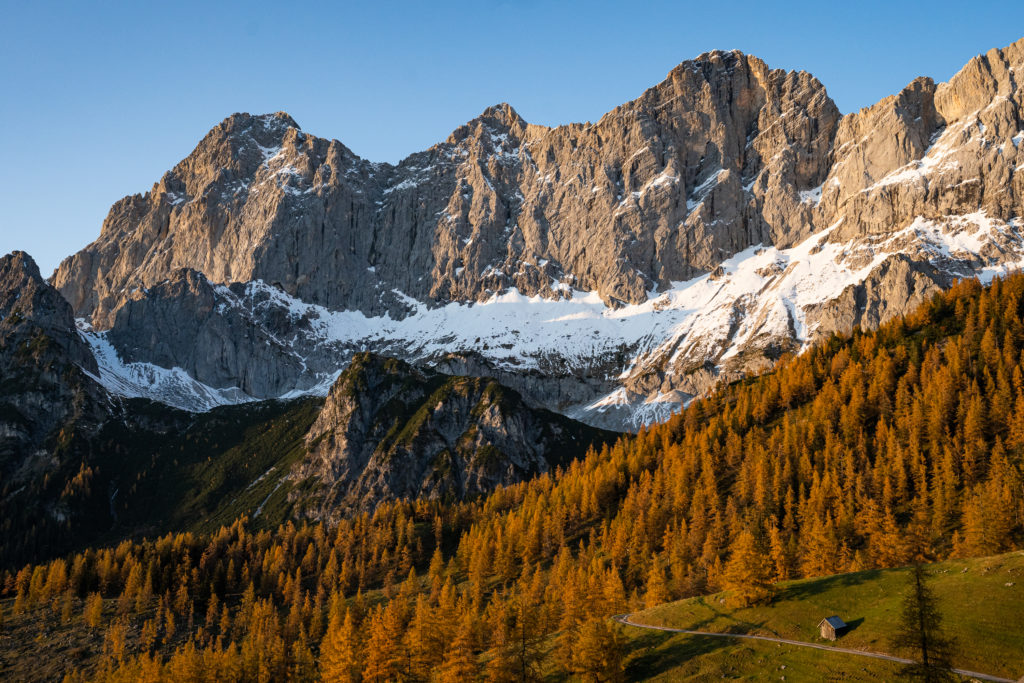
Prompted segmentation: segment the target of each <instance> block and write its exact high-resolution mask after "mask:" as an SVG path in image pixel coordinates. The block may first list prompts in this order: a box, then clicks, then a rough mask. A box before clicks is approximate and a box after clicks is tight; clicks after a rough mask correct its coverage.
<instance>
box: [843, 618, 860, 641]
mask: <svg viewBox="0 0 1024 683" xmlns="http://www.w3.org/2000/svg"><path fill="white" fill-rule="evenodd" d="M863 623H864V617H857V618H856V619H851V620H850V621H848V622H846V631H845V632H844V633H843V635H842V636H840V639H842V638H843V637H845V636H847V635H849V634H850V633H853V632H854V631H856V630H857V627H858V626H860V625H861V624H863Z"/></svg>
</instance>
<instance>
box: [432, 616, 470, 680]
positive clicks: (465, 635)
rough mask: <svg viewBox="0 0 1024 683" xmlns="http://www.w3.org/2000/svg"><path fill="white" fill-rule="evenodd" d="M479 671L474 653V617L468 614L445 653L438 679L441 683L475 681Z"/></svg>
mask: <svg viewBox="0 0 1024 683" xmlns="http://www.w3.org/2000/svg"><path fill="white" fill-rule="evenodd" d="M479 673H480V665H479V663H478V661H477V657H476V655H475V654H474V653H473V619H472V616H471V615H469V614H467V615H466V616H465V617H463V619H462V622H461V623H460V624H459V630H458V633H457V634H456V636H455V640H454V641H452V644H451V646H449V648H448V651H447V652H446V653H445V656H444V662H443V663H442V664H441V669H440V671H439V672H438V678H437V680H438V682H439V683H468V682H470V681H475V680H476V679H477V677H478V676H479Z"/></svg>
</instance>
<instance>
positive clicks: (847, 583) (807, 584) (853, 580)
mask: <svg viewBox="0 0 1024 683" xmlns="http://www.w3.org/2000/svg"><path fill="white" fill-rule="evenodd" d="M881 575H882V572H881V570H879V569H871V570H868V571H863V572H854V573H852V574H838V575H836V576H827V577H824V578H821V579H815V580H813V581H801V582H800V583H797V584H793V585H790V586H786V587H785V588H784V589H782V590H781V591H779V592H778V593H777V594H776V596H775V599H776V600H806V599H807V598H810V597H813V596H815V595H821V594H822V593H825V592H827V591H830V590H833V589H841V588H849V587H851V586H857V585H859V584H862V583H865V582H868V581H875V580H877V579H878V577H880V576H881Z"/></svg>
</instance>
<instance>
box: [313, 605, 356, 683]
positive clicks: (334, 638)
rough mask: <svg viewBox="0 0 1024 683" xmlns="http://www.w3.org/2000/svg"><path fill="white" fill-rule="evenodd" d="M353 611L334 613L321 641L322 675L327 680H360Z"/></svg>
mask: <svg viewBox="0 0 1024 683" xmlns="http://www.w3.org/2000/svg"><path fill="white" fill-rule="evenodd" d="M356 637H357V636H356V627H355V622H354V620H353V619H352V612H351V611H350V610H345V616H344V617H341V616H340V615H339V614H337V613H334V614H332V615H331V618H330V620H329V621H328V624H327V633H326V634H325V635H324V639H323V642H321V643H320V662H319V663H320V676H321V678H322V679H323V680H325V681H338V682H339V683H355V682H356V681H358V680H359V670H360V665H359V658H358V642H357V641H356Z"/></svg>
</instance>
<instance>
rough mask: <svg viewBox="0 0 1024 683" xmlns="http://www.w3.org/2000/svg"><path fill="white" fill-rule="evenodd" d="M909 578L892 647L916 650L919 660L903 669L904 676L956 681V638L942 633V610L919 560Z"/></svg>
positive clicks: (930, 682) (929, 681) (928, 682)
mask: <svg viewBox="0 0 1024 683" xmlns="http://www.w3.org/2000/svg"><path fill="white" fill-rule="evenodd" d="M908 578H909V586H908V590H907V594H906V596H905V597H904V599H903V610H902V612H901V614H900V621H899V629H898V631H897V632H896V634H895V635H894V636H893V639H892V644H893V647H895V648H896V649H897V650H904V651H907V652H910V653H913V655H914V659H915V660H916V661H915V662H914V663H913V664H908V665H906V666H905V667H904V668H903V672H902V673H903V676H904V677H906V678H908V679H911V680H919V681H925V683H939V682H941V681H954V680H956V677H955V676H954V675H953V674H952V673H951V672H950V669H951V668H952V666H951V662H950V658H951V656H952V652H953V641H952V640H951V639H949V638H948V637H947V636H946V635H945V634H944V633H943V630H942V613H941V612H940V611H939V605H938V601H937V600H936V599H935V596H934V595H933V594H932V591H931V588H930V587H929V586H928V577H927V576H926V575H925V572H924V568H923V567H922V566H921V564H920V563H917V564H914V566H913V568H912V569H911V570H910V574H909V577H908Z"/></svg>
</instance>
